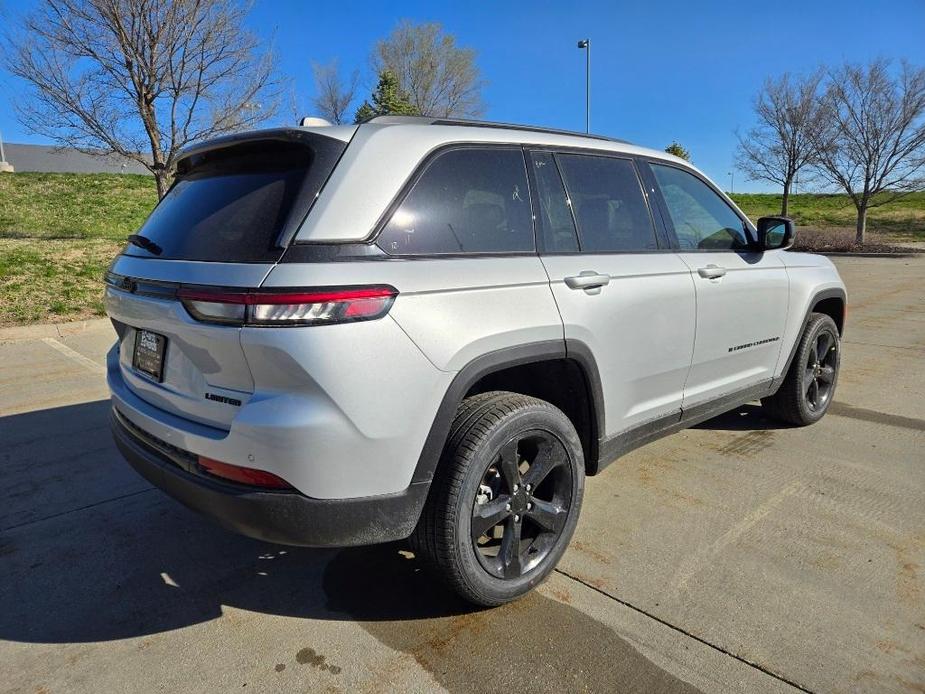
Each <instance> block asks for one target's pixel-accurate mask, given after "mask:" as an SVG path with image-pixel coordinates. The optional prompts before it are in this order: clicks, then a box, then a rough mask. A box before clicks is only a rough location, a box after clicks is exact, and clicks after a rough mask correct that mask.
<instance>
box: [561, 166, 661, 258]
mask: <svg viewBox="0 0 925 694" xmlns="http://www.w3.org/2000/svg"><path fill="white" fill-rule="evenodd" d="M556 159H557V160H558V162H559V167H560V169H561V171H562V177H563V178H564V179H565V186H566V188H567V189H568V194H569V198H570V199H571V201H572V208H573V209H574V210H575V219H576V220H577V221H578V237H579V239H580V241H581V250H582V252H583V253H595V252H598V253H600V252H604V253H606V252H607V251H644V250H652V249H655V248H658V243H656V241H655V228H654V227H653V226H652V218H651V216H650V215H649V208H648V205H646V200H645V198H644V197H643V194H642V188H641V186H640V185H639V178H638V177H637V176H636V167H635V166H634V165H633V162H632V161H630V160H629V159H617V158H615V157H598V156H590V155H584V154H557V155H556Z"/></svg>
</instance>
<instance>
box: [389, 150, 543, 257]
mask: <svg viewBox="0 0 925 694" xmlns="http://www.w3.org/2000/svg"><path fill="white" fill-rule="evenodd" d="M378 244H379V246H380V247H381V248H382V249H383V250H384V251H385V252H386V253H390V254H392V255H432V254H444V253H517V252H525V251H533V250H534V248H535V245H534V241H533V217H532V212H531V209H530V190H529V187H528V184H527V172H526V168H525V166H524V157H523V153H522V152H521V150H520V149H514V148H502V147H494V148H490V149H489V148H486V149H482V148H476V147H465V148H461V149H452V150H449V151H446V152H443V153H442V154H439V155H438V156H437V157H436V158H435V159H434V160H433V161H432V162H431V163H430V165H429V166H428V167H427V168H426V169H425V170H424V173H423V174H422V175H421V177H420V178H419V179H418V181H417V182H416V183H415V184H414V187H413V188H412V189H411V192H410V193H409V194H408V196H407V197H406V198H405V199H404V201H403V202H402V203H401V205H400V206H399V207H398V209H397V210H395V212H394V213H393V214H392V217H391V219H390V220H389V222H388V224H386V226H385V228H384V229H383V230H382V233H381V234H380V235H379V239H378Z"/></svg>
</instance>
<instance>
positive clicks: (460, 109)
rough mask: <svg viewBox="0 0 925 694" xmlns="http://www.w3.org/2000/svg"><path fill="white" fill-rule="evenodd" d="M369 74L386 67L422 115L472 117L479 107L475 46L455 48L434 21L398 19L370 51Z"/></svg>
mask: <svg viewBox="0 0 925 694" xmlns="http://www.w3.org/2000/svg"><path fill="white" fill-rule="evenodd" d="M372 66H373V70H374V72H375V74H377V75H379V74H382V73H383V72H384V71H386V70H389V71H391V72H392V73H393V74H394V75H395V76H396V77H397V78H398V83H399V86H400V88H401V90H402V91H403V92H404V93H406V94H407V95H408V98H409V100H410V102H411V104H412V105H413V106H414V107H415V109H416V110H417V111H418V112H419V113H421V114H423V115H427V116H440V117H451V116H455V117H467V116H468V117H475V116H479V115H481V114H482V113H483V112H484V110H485V104H484V103H483V101H482V88H483V87H484V86H485V82H484V80H483V79H482V78H481V74H480V72H479V69H478V66H477V65H476V63H475V51H474V50H472V49H471V48H460V47H458V46H457V45H456V39H455V37H454V36H453V35H451V34H446V33H444V32H443V28H442V27H441V26H440V24H437V23H425V24H414V23H412V22H410V21H408V20H403V21H401V22H399V24H398V26H397V27H395V30H394V31H393V32H392V34H391V35H390V36H389V37H388V38H387V39H384V40H382V41H380V42H379V43H378V44H377V45H376V48H375V50H374V51H373V56H372Z"/></svg>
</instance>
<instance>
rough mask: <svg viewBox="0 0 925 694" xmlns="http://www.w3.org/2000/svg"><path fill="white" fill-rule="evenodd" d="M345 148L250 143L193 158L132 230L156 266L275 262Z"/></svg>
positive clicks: (303, 141) (303, 140)
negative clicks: (165, 262) (187, 262)
mask: <svg viewBox="0 0 925 694" xmlns="http://www.w3.org/2000/svg"><path fill="white" fill-rule="evenodd" d="M346 146H347V144H346V143H345V142H342V141H340V140H335V139H333V138H329V137H324V136H322V135H315V134H312V135H308V134H301V136H300V137H298V138H292V139H260V138H257V139H254V140H246V141H244V142H241V143H238V144H233V145H231V146H227V147H223V148H221V149H217V150H214V151H210V150H206V151H204V152H199V153H197V154H195V155H193V156H191V157H189V158H188V159H187V160H182V161H181V162H180V164H179V165H178V173H177V178H176V179H175V181H174V183H173V185H172V186H171V188H170V190H169V191H168V193H167V195H166V196H164V199H163V200H161V201H160V203H158V205H157V207H155V208H154V211H153V212H151V215H150V216H149V217H148V219H147V220H146V221H145V223H144V224H143V225H142V227H141V229H139V231H138V234H139V235H141V236H143V237H145V238H146V239H149V240H150V241H152V242H153V243H154V244H156V246H151V247H150V248H152V249H153V250H149V249H146V248H141V247H139V246H136V245H134V244H129V245H128V246H127V247H126V249H125V251H124V253H125V255H130V256H138V257H142V258H157V259H163V260H199V261H214V262H235V263H242V262H243V263H248V262H254V263H255V262H261V263H262V262H276V261H277V260H279V258H280V256H281V255H282V253H283V250H284V248H283V246H284V245H285V244H284V242H283V241H284V239H286V238H288V237H290V236H291V235H292V233H293V232H294V231H295V229H296V228H297V227H298V226H299V225H300V224H301V223H302V221H303V220H304V219H305V215H306V214H308V210H309V208H310V207H311V204H312V202H313V201H314V199H315V197H316V195H317V194H318V192H319V191H320V190H321V187H322V186H323V185H324V182H325V181H326V180H327V179H328V176H329V175H330V174H331V171H333V169H334V166H335V165H336V163H337V160H338V159H339V158H340V155H341V154H342V153H343V151H344V148H346Z"/></svg>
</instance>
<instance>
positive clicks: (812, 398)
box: [806, 379, 819, 409]
mask: <svg viewBox="0 0 925 694" xmlns="http://www.w3.org/2000/svg"><path fill="white" fill-rule="evenodd" d="M806 399H807V400H808V401H809V405H810V407H812V408H813V409H815V407H816V403H818V402H819V382H818V381H817V380H816V379H813V380H812V382H810V384H809V390H808V391H807V393H806Z"/></svg>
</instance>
